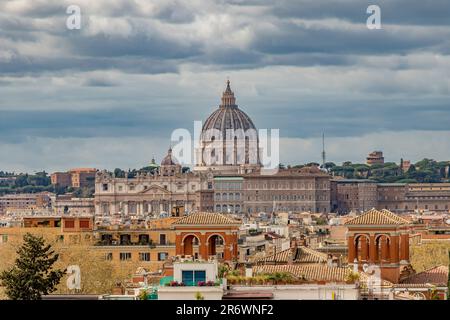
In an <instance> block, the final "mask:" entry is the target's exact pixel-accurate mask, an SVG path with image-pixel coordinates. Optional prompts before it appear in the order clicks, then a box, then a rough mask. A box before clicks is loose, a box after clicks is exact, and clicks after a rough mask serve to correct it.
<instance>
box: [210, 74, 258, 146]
mask: <svg viewBox="0 0 450 320" xmlns="http://www.w3.org/2000/svg"><path fill="white" fill-rule="evenodd" d="M212 129H217V130H219V131H220V132H221V133H222V139H225V137H226V133H227V130H234V131H236V130H239V129H242V130H244V132H245V131H247V130H248V129H253V130H255V131H256V127H255V125H254V124H253V122H252V120H251V119H250V117H249V116H248V115H247V114H246V113H245V112H244V111H242V110H241V109H239V108H238V106H237V105H236V98H235V97H234V93H233V91H231V88H230V81H227V88H226V90H225V92H224V93H223V96H222V104H221V105H220V106H219V109H217V110H216V111H214V112H213V113H212V114H211V115H210V116H209V117H208V119H206V121H205V123H204V124H203V127H202V139H204V140H210V138H211V137H209V136H208V134H207V132H208V130H212ZM211 134H212V133H211V132H210V133H209V135H211Z"/></svg>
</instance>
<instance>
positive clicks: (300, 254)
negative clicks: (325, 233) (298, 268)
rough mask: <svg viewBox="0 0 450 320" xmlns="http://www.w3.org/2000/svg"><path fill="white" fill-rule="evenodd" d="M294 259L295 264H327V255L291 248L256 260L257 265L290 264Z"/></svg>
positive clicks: (301, 248) (310, 250)
mask: <svg viewBox="0 0 450 320" xmlns="http://www.w3.org/2000/svg"><path fill="white" fill-rule="evenodd" d="M290 257H292V262H293V263H321V262H327V255H326V254H325V253H322V252H318V251H316V250H313V249H311V248H308V247H304V246H301V247H298V248H297V250H295V249H293V248H289V249H286V250H283V251H279V252H277V253H275V254H271V255H268V256H263V257H259V258H257V259H255V262H256V263H288V262H289V258H290Z"/></svg>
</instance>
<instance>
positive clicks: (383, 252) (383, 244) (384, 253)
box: [380, 236, 388, 261]
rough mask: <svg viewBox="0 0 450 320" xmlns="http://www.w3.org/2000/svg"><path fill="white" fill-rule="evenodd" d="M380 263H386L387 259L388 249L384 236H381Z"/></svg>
mask: <svg viewBox="0 0 450 320" xmlns="http://www.w3.org/2000/svg"><path fill="white" fill-rule="evenodd" d="M380 241H381V261H386V260H387V259H388V248H387V239H386V237H385V236H381V238H380Z"/></svg>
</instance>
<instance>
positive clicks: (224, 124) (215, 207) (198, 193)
mask: <svg viewBox="0 0 450 320" xmlns="http://www.w3.org/2000/svg"><path fill="white" fill-rule="evenodd" d="M221 100H222V101H221V104H220V105H219V107H218V109H216V110H215V111H214V112H213V113H212V114H211V115H210V116H209V117H208V118H207V120H206V121H205V122H204V124H203V127H202V133H201V135H200V144H199V145H200V148H198V150H196V151H195V152H196V162H197V163H196V166H195V167H194V169H193V172H183V171H182V167H181V165H180V164H178V162H177V160H176V159H175V158H174V157H173V155H172V150H171V149H169V151H168V154H167V155H166V157H165V158H164V159H163V160H162V162H161V165H160V166H159V167H158V166H156V167H157V168H155V170H154V171H152V172H148V171H147V172H140V173H139V174H138V175H137V176H136V177H133V178H118V177H115V176H114V174H113V173H110V172H107V171H101V172H98V173H97V175H96V179H95V213H96V215H97V216H110V215H117V214H119V215H121V216H122V215H126V216H141V217H145V216H162V215H168V216H182V215H184V214H189V213H192V212H200V211H204V212H224V213H248V214H252V213H259V212H268V213H270V212H277V211H310V212H329V210H330V199H329V194H330V177H329V175H328V174H326V173H324V172H322V171H321V170H319V169H318V168H314V167H312V168H302V169H280V170H279V171H278V173H277V174H274V175H262V174H260V170H261V167H262V166H261V162H260V155H261V150H260V146H259V140H258V135H257V130H256V126H255V125H254V124H253V121H252V120H251V119H250V117H249V116H248V115H247V114H246V113H245V112H244V111H242V110H241V109H240V108H239V107H238V106H237V105H236V99H235V96H234V92H233V91H232V90H231V87H230V82H229V81H228V82H227V87H226V89H225V91H224V92H223V95H222V99H221Z"/></svg>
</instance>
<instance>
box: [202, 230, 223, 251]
mask: <svg viewBox="0 0 450 320" xmlns="http://www.w3.org/2000/svg"><path fill="white" fill-rule="evenodd" d="M215 237H220V238H221V239H222V241H223V246H224V248H225V245H226V242H225V235H224V234H222V233H217V232H215V233H211V234H210V235H208V238H207V240H206V243H207V245H208V255H209V256H213V255H216V253H217V251H216V249H217V245H216V242H215Z"/></svg>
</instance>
